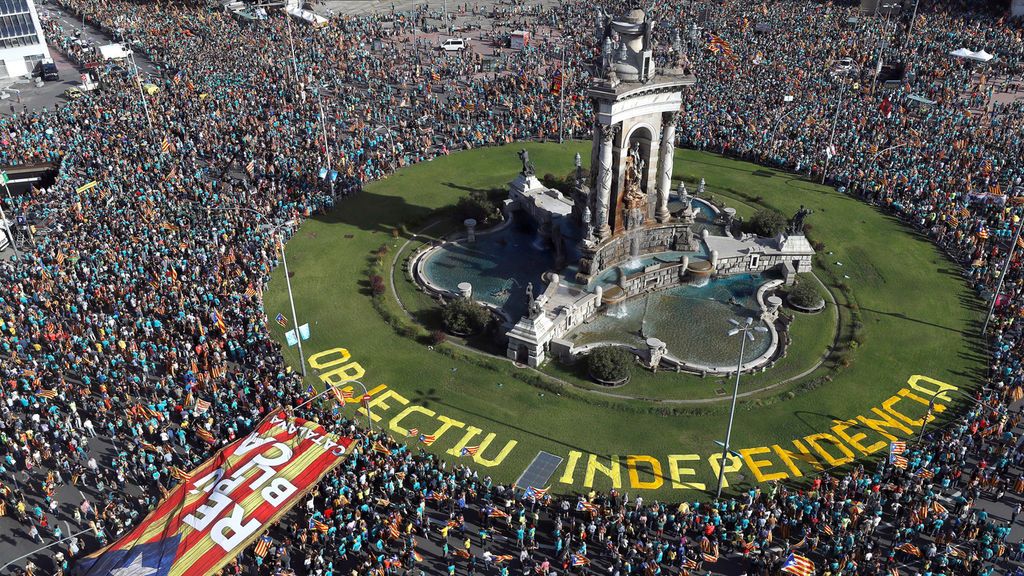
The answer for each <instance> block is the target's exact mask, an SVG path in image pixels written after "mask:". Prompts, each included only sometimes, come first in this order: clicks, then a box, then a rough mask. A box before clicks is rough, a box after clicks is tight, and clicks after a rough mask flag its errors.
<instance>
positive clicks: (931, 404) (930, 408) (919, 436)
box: [917, 388, 981, 444]
mask: <svg viewBox="0 0 1024 576" xmlns="http://www.w3.org/2000/svg"><path fill="white" fill-rule="evenodd" d="M944 392H958V393H959V394H961V395H962V396H963V397H964V398H967V399H968V400H970V401H971V402H974V404H975V405H976V406H980V405H981V402H980V401H978V400H977V399H976V398H973V397H971V396H970V395H968V394H967V392H964V391H963V390H960V389H959V388H957V389H949V390H938V391H936V392H935V393H934V394H932V397H931V398H929V399H928V413H927V414H925V416H924V418H922V419H921V430H920V432H918V434H917V443H918V444H920V443H921V440H922V439H923V438H924V430H925V427H926V426H928V418H930V417H931V415H932V411H933V410H935V398H937V397H938V396H939V394H942V393H944Z"/></svg>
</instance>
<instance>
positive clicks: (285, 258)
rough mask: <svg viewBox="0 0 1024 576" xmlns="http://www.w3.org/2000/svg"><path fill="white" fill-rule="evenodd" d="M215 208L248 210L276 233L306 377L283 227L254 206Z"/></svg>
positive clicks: (301, 368)
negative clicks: (279, 236)
mask: <svg viewBox="0 0 1024 576" xmlns="http://www.w3.org/2000/svg"><path fill="white" fill-rule="evenodd" d="M191 204H197V203H195V202H191ZM207 210H210V208H207ZM213 210H216V211H218V212H229V211H235V212H247V213H249V214H253V215H255V216H256V217H257V218H259V219H260V220H262V221H263V225H264V226H265V227H266V228H267V229H268V230H271V231H272V232H273V233H274V235H275V237H274V242H275V243H277V244H278V245H279V246H280V250H281V263H282V264H283V265H284V282H285V285H286V286H287V287H288V304H289V306H290V307H291V311H292V324H294V325H295V327H294V328H293V329H294V330H295V340H296V342H297V344H298V347H299V369H300V370H301V371H302V377H303V378H305V377H306V356H305V354H304V353H303V351H302V334H300V333H299V319H298V317H297V316H296V314H295V296H294V295H293V294H292V280H291V278H290V277H289V275H288V256H287V255H286V254H285V251H284V239H283V238H281V239H280V241H278V238H277V233H278V232H280V228H281V227H280V226H275V225H274V224H273V223H272V222H271V221H270V220H269V219H268V218H267V216H266V215H265V214H264V213H263V212H260V211H259V210H255V209H253V208H246V207H245V206H219V207H216V208H213Z"/></svg>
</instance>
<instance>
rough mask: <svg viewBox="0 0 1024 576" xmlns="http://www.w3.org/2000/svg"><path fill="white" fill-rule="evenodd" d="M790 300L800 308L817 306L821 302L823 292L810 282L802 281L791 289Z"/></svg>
mask: <svg viewBox="0 0 1024 576" xmlns="http://www.w3.org/2000/svg"><path fill="white" fill-rule="evenodd" d="M789 302H790V303H791V304H793V305H794V306H799V307H800V308H808V309H812V308H817V307H818V305H819V304H821V294H820V293H819V292H818V289H817V288H815V287H814V285H813V284H811V283H810V282H801V283H799V284H797V285H796V286H794V287H793V289H792V290H790V291H789Z"/></svg>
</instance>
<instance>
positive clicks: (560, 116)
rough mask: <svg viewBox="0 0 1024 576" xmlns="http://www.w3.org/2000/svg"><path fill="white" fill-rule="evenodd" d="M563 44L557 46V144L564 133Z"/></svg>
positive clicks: (563, 40) (560, 141)
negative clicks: (558, 78) (558, 80)
mask: <svg viewBox="0 0 1024 576" xmlns="http://www.w3.org/2000/svg"><path fill="white" fill-rule="evenodd" d="M562 42H563V44H559V45H558V54H559V56H558V75H559V76H560V77H561V85H560V86H559V87H558V143H559V144H561V143H562V140H563V139H562V134H563V133H564V132H565V128H564V121H565V44H564V42H565V39H564V38H563V39H562Z"/></svg>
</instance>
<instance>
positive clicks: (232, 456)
mask: <svg viewBox="0 0 1024 576" xmlns="http://www.w3.org/2000/svg"><path fill="white" fill-rule="evenodd" d="M351 444H352V439H351V438H341V437H338V436H335V435H333V434H330V433H328V432H327V431H326V430H324V428H323V427H322V426H321V425H319V424H317V423H316V422H310V421H307V420H303V419H301V418H294V417H290V416H287V415H286V414H285V413H284V412H283V411H276V412H274V413H272V414H270V415H269V416H268V417H267V418H265V419H264V420H263V421H262V422H260V424H259V426H257V427H256V429H255V430H253V431H252V433H250V434H249V435H248V436H245V437H243V438H240V439H238V440H236V441H235V442H232V443H231V444H229V445H227V446H225V447H224V448H222V449H221V450H220V451H219V452H217V454H216V455H214V456H213V457H212V458H210V459H209V460H207V461H206V462H204V463H203V464H202V465H201V466H199V467H198V468H196V469H195V470H193V471H191V472H190V473H181V476H182V478H183V481H182V482H181V483H180V484H178V486H176V487H175V488H174V489H173V490H172V491H171V492H170V493H168V495H167V497H166V498H165V499H164V500H162V501H161V502H160V503H159V505H158V506H157V507H156V509H155V510H153V511H152V512H151V513H150V514H149V515H148V516H147V517H146V519H145V520H143V521H142V522H141V523H140V524H139V525H138V526H137V527H136V528H135V529H133V530H131V531H130V532H129V533H128V534H126V535H125V536H124V537H122V538H120V539H119V540H118V541H117V542H115V543H114V544H112V545H110V546H108V547H107V548H105V549H103V550H100V551H99V552H96V553H94V554H92V555H90V556H88V557H85V558H83V559H82V560H81V561H79V563H78V565H77V569H78V573H79V574H82V575H83V576H99V575H101V574H102V575H104V576H107V575H111V576H118V575H119V574H120V575H123V576H127V575H129V574H132V575H135V574H146V575H147V576H207V575H209V574H213V573H216V572H217V571H218V570H219V569H220V568H221V567H223V566H224V565H225V564H227V563H228V562H229V561H231V559H232V558H234V557H235V556H236V555H238V554H239V553H240V552H241V551H242V550H244V549H245V547H246V546H248V545H249V543H250V542H252V541H253V540H255V539H256V537H257V536H259V535H260V534H261V533H262V532H263V531H264V530H265V529H266V528H267V527H268V526H270V525H271V524H273V523H274V522H275V521H276V520H277V519H278V518H280V517H281V515H283V514H284V513H285V512H287V511H288V510H289V509H290V508H291V507H292V506H294V505H295V503H296V502H298V501H299V499H300V498H301V497H302V496H303V495H304V494H305V493H306V492H308V491H309V490H310V489H311V488H312V487H313V486H315V485H316V483H317V482H318V481H319V480H320V479H321V478H322V477H323V476H324V475H325V474H327V472H329V471H330V470H331V469H332V468H334V467H335V466H337V465H338V464H340V463H341V462H342V461H343V460H344V459H345V458H346V457H347V456H348V448H349V446H350V445H351Z"/></svg>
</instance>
